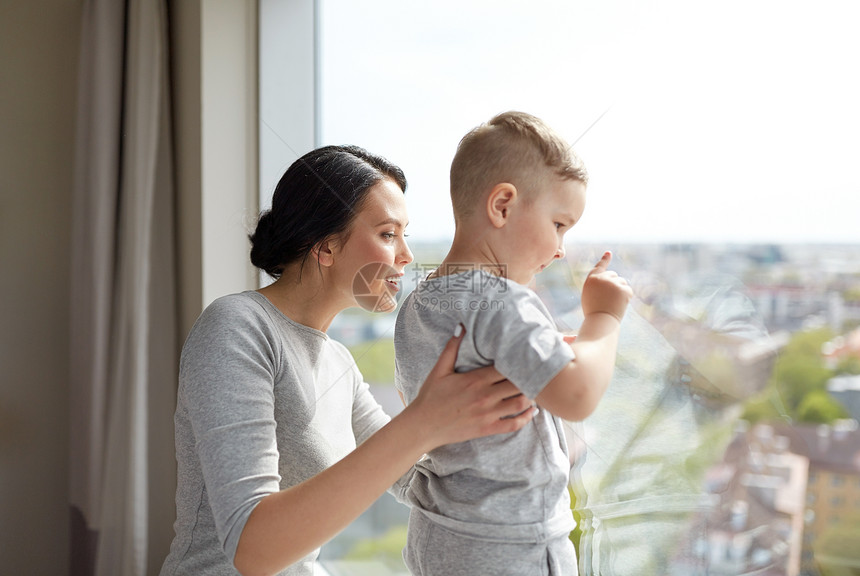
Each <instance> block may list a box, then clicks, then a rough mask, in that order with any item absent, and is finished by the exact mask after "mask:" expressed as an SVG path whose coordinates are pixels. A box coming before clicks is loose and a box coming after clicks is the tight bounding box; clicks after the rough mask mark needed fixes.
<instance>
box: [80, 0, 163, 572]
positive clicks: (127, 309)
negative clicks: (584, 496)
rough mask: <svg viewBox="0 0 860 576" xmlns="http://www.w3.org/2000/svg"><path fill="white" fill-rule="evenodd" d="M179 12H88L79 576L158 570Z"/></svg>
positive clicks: (112, 5)
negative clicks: (173, 64) (172, 72)
mask: <svg viewBox="0 0 860 576" xmlns="http://www.w3.org/2000/svg"><path fill="white" fill-rule="evenodd" d="M167 23H168V18H167V7H166V4H165V2H164V0H128V1H127V2H116V1H110V0H90V1H88V2H86V3H85V6H84V11H83V22H82V45H81V57H80V62H81V64H80V71H79V96H78V135H77V142H76V145H77V151H76V180H75V190H74V202H73V210H74V213H73V238H72V243H73V245H72V253H73V256H72V270H73V272H72V279H71V282H72V285H71V293H72V318H71V322H72V325H71V330H72V334H71V341H72V359H71V367H72V368H71V370H72V374H71V388H70V403H71V411H72V413H71V423H72V430H71V442H70V445H71V453H70V459H71V468H70V478H71V480H70V482H71V485H70V493H71V494H70V504H71V521H72V525H71V530H72V534H71V544H72V546H71V559H70V561H71V571H70V573H71V574H72V576H79V575H80V576H83V575H93V574H95V575H105V576H107V575H111V576H114V575H145V574H157V573H158V570H159V568H160V563H161V560H162V559H163V557H164V555H165V554H166V552H167V546H169V542H170V536H171V535H172V527H171V524H172V519H173V512H174V507H173V495H174V489H175V461H174V455H173V442H172V437H173V435H172V430H173V427H172V416H173V408H174V401H175V385H176V364H177V315H176V292H177V290H176V271H175V230H174V228H175V218H174V187H173V167H172V142H171V113H170V99H169V67H168V61H169V58H168V56H169V54H168V50H169V47H168V34H167Z"/></svg>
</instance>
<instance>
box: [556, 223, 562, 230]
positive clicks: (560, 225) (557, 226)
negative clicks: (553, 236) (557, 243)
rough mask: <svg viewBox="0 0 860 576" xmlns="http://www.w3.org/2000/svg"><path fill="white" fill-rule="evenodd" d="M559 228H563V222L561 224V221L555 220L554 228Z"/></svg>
mask: <svg viewBox="0 0 860 576" xmlns="http://www.w3.org/2000/svg"><path fill="white" fill-rule="evenodd" d="M559 228H564V224H562V223H561V222H556V223H555V229H556V230H558V229H559Z"/></svg>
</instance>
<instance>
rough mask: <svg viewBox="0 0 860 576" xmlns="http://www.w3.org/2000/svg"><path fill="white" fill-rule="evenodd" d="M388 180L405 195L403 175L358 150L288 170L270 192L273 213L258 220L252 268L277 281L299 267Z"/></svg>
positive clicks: (342, 149)
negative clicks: (290, 268)
mask: <svg viewBox="0 0 860 576" xmlns="http://www.w3.org/2000/svg"><path fill="white" fill-rule="evenodd" d="M385 178H390V179H392V180H394V182H396V183H397V185H398V186H400V189H401V190H403V191H404V192H405V191H406V176H404V174H403V170H401V169H400V168H398V167H397V166H395V165H394V164H392V163H391V162H389V161H388V160H386V159H385V158H382V157H381V156H377V155H375V154H371V153H370V152H368V151H367V150H364V149H363V148H359V147H358V146H325V147H322V148H318V149H316V150H313V151H311V152H308V153H307V154H305V155H304V156H302V157H301V158H299V159H298V160H296V161H295V162H293V164H292V166H290V167H289V168H287V171H286V172H285V173H284V175H283V176H282V177H281V180H280V182H278V185H277V186H276V187H275V193H274V195H273V196H272V208H271V209H270V210H266V211H264V212H263V213H262V214H261V215H260V219H259V220H258V221H257V228H256V230H255V231H254V233H253V234H251V235H250V236H249V238H250V239H251V263H252V264H253V265H254V266H256V267H257V268H260V269H261V270H265V272H266V273H267V274H268V275H269V276H271V277H272V278H279V277H280V276H281V274H282V273H283V271H284V267H286V266H287V265H288V264H292V263H293V262H295V261H297V260H302V265H304V261H305V260H306V259H307V257H308V254H310V252H311V249H312V248H313V247H314V246H316V245H317V244H318V243H319V242H321V241H323V240H325V239H326V238H329V237H331V236H335V235H337V234H341V233H343V232H346V231H347V230H348V229H349V225H350V224H351V223H352V220H353V218H355V215H356V213H358V211H359V210H360V209H361V206H362V203H363V202H364V200H365V198H366V197H367V192H368V191H369V190H370V189H371V188H372V187H373V186H375V185H376V184H377V183H379V182H380V181H382V180H384V179H385Z"/></svg>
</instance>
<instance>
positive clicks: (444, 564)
mask: <svg viewBox="0 0 860 576" xmlns="http://www.w3.org/2000/svg"><path fill="white" fill-rule="evenodd" d="M403 560H404V562H406V567H407V568H409V571H410V572H411V573H412V574H413V576H480V575H482V574H486V575H492V576H533V575H534V576H576V575H577V573H578V572H577V566H576V551H575V550H574V548H573V543H572V542H571V541H570V539H569V538H568V537H567V536H561V537H558V538H554V539H552V540H549V541H547V542H540V543H520V542H501V541H494V540H490V539H481V538H477V537H475V536H472V535H465V534H460V533H457V532H454V531H452V530H449V529H448V528H445V527H444V526H441V525H439V524H437V523H435V522H433V521H432V520H430V519H429V518H427V516H425V515H424V514H423V513H421V512H420V511H418V510H416V509H415V508H413V509H412V511H411V513H410V515H409V536H408V538H407V542H406V549H405V550H404V551H403Z"/></svg>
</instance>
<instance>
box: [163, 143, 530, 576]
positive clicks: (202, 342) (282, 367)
mask: <svg viewBox="0 0 860 576" xmlns="http://www.w3.org/2000/svg"><path fill="white" fill-rule="evenodd" d="M405 189H406V180H405V178H404V176H403V172H402V171H401V170H400V169H399V168H397V167H396V166H394V165H392V164H390V163H389V162H387V161H386V160H385V159H383V158H380V157H378V156H374V155H372V154H369V153H368V152H367V151H365V150H363V149H361V148H357V147H343V146H329V147H325V148H320V149H318V150H314V151H312V152H310V153H308V154H306V155H305V156H303V157H302V158H300V159H299V160H297V161H296V162H295V163H294V164H293V165H292V166H290V168H289V169H288V170H287V172H286V173H285V174H284V176H283V178H281V181H280V182H279V183H278V186H277V188H276V189H275V194H274V197H273V201H272V208H271V210H270V211H268V212H265V213H264V214H263V215H262V216H261V218H260V220H259V222H258V224H257V228H256V231H255V232H254V234H253V235H252V236H251V242H252V249H251V261H252V262H253V264H254V265H255V266H257V267H259V268H261V269H262V270H265V271H266V272H267V273H268V274H269V275H271V276H272V277H273V278H275V279H276V281H275V282H274V283H273V284H271V285H269V286H266V287H265V288H262V289H260V290H257V291H247V292H243V293H241V294H233V295H230V296H226V297H223V298H221V299H219V300H217V301H215V302H213V303H212V304H211V305H210V306H209V307H207V309H206V310H205V311H204V312H203V313H202V314H201V316H200V318H199V319H198V321H197V322H196V324H195V326H194V328H193V329H192V330H191V333H190V334H189V336H188V339H187V340H186V343H185V346H184V348H183V352H182V358H181V361H180V377H179V380H180V383H179V393H178V399H177V409H176V418H175V421H176V450H177V462H178V487H177V495H176V503H177V520H176V523H175V530H176V536H175V538H174V541H173V544H172V545H171V550H170V554H169V555H168V557H167V560H166V561H165V564H164V566H163V568H162V575H174V574H207V575H209V574H219V575H220V574H231V575H232V574H236V573H237V571H238V572H239V573H241V574H245V575H250V574H275V573H281V574H290V575H294V574H295V575H299V574H312V573H313V563H314V559H315V558H316V555H317V552H318V548H319V546H321V545H322V544H323V543H325V542H326V541H328V540H329V539H331V538H332V537H333V536H335V535H336V534H337V533H338V532H339V531H340V530H342V529H343V528H344V527H346V526H347V525H348V524H349V523H350V522H351V521H352V520H354V519H355V518H357V517H358V516H359V514H361V513H362V512H363V511H364V510H365V509H367V508H368V507H369V506H370V504H372V503H373V502H374V501H375V500H376V499H377V498H378V497H379V496H380V495H381V494H382V493H383V492H384V491H385V490H386V489H389V488H391V487H392V486H393V485H395V483H397V482H398V480H399V479H401V477H402V476H404V475H405V474H406V473H407V472H408V471H409V470H410V467H411V466H412V464H413V463H414V462H415V461H416V460H418V459H419V458H420V457H421V456H422V455H423V454H424V453H426V452H428V451H430V450H431V449H433V448H435V447H437V446H440V445H443V444H448V443H452V442H459V441H463V440H467V439H471V438H475V437H479V436H484V435H488V434H495V433H502V432H512V431H514V430H517V429H519V428H521V427H522V426H524V425H525V424H526V423H527V422H528V421H529V420H530V418H531V411H530V410H529V411H526V412H524V411H525V410H526V409H527V408H528V407H529V401H528V400H527V399H526V398H524V397H522V396H521V395H519V393H518V390H517V389H516V388H515V387H514V386H513V385H512V384H510V383H509V382H507V381H504V380H502V378H501V376H500V375H499V374H498V373H497V372H496V371H495V370H494V369H493V368H491V367H490V368H483V369H480V370H476V371H473V372H470V373H468V374H455V373H454V371H453V366H454V360H455V359H456V355H457V346H458V345H459V340H460V338H462V333H460V334H458V335H457V336H459V337H457V336H455V337H454V338H452V339H451V341H450V342H449V343H448V346H447V347H446V348H445V350H444V352H443V353H442V355H441V356H440V358H439V361H438V362H437V364H436V367H435V368H434V370H433V371H432V372H431V374H430V376H429V377H428V379H427V382H426V383H425V385H424V386H423V387H422V390H421V394H420V395H419V396H418V398H417V399H416V400H415V401H414V402H413V403H412V404H410V405H409V406H408V407H407V408H406V409H405V410H403V412H401V413H400V414H399V415H398V416H397V417H395V418H394V419H392V420H390V422H389V418H388V417H387V416H386V415H385V414H384V412H383V411H382V409H381V408H380V407H379V405H378V404H377V403H376V402H375V401H374V400H373V398H372V396H371V395H370V393H369V391H368V387H367V385H366V384H365V383H364V382H363V380H362V378H361V374H360V373H359V372H358V369H357V367H356V366H355V362H354V361H353V359H352V357H351V356H350V354H349V352H347V350H346V348H344V347H343V346H342V345H341V344H339V343H337V342H335V341H334V340H331V339H329V338H328V336H327V335H326V333H325V332H326V330H327V329H328V327H329V325H330V324H331V322H332V320H333V319H334V317H335V315H337V314H338V313H339V312H341V311H342V310H344V309H346V308H349V307H351V306H356V305H357V304H358V301H357V299H356V295H355V293H356V286H357V284H356V279H357V278H362V279H363V284H364V285H368V286H370V287H371V290H375V292H374V293H376V294H378V295H379V296H380V298H379V299H377V302H378V303H379V305H378V306H375V308H382V309H388V308H391V307H392V302H393V299H391V294H392V293H393V292H394V291H396V290H397V281H398V280H399V278H400V277H401V276H402V275H403V270H404V268H405V267H406V265H407V264H409V262H411V261H412V254H411V252H410V251H409V248H408V247H407V245H406V241H405V240H404V234H403V232H404V228H405V227H406V224H407V214H406V204H405V201H404V199H403V193H404V190H405ZM368 270H372V271H374V276H373V277H372V278H370V279H369V281H367V280H368V279H367V272H368ZM380 289H382V291H380ZM386 296H387V298H386ZM461 332H462V331H461ZM513 414H519V415H518V416H514V417H508V415H513ZM356 445H358V447H357V448H356ZM403 482H404V481H401V483H399V484H398V487H396V489H395V492H396V491H397V490H398V489H399V490H402V489H403V486H402V484H403Z"/></svg>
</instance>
